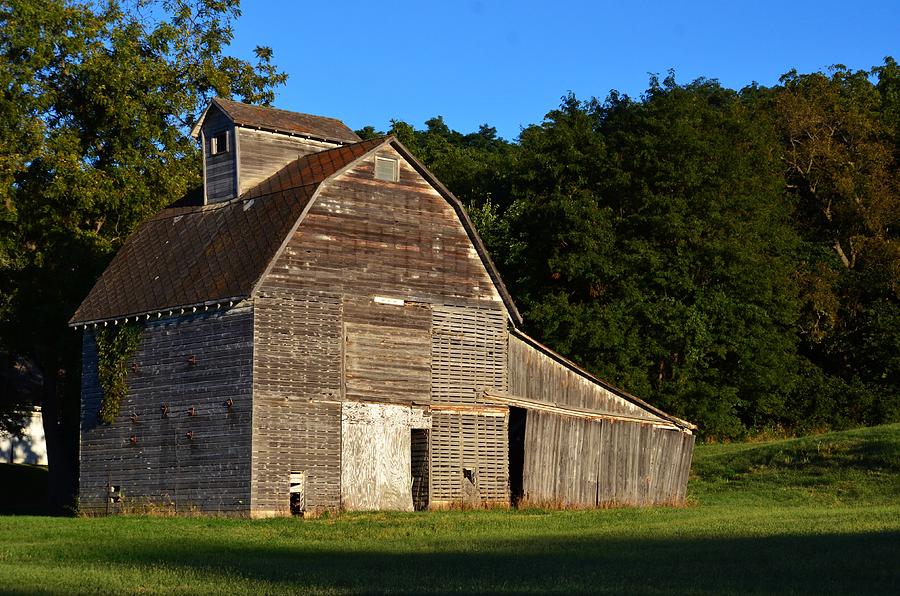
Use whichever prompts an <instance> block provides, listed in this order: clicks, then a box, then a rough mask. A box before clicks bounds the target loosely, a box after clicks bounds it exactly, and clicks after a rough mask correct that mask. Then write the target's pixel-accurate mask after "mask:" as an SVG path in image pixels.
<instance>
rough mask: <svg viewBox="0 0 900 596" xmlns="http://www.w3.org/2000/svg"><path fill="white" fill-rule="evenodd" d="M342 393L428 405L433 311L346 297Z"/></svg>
mask: <svg viewBox="0 0 900 596" xmlns="http://www.w3.org/2000/svg"><path fill="white" fill-rule="evenodd" d="M344 342H345V344H344V345H345V347H344V366H345V373H344V378H345V388H344V397H345V398H346V399H348V400H357V401H378V402H392V403H419V404H427V403H428V402H429V401H430V400H431V313H430V311H429V309H428V308H427V306H426V305H416V304H407V305H405V306H394V305H385V304H378V303H375V302H373V301H372V300H371V299H368V298H358V297H350V296H345V297H344Z"/></svg>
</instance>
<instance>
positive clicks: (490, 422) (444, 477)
mask: <svg viewBox="0 0 900 596" xmlns="http://www.w3.org/2000/svg"><path fill="white" fill-rule="evenodd" d="M508 424H509V416H508V415H505V414H479V413H475V412H444V411H434V412H432V427H431V429H432V430H431V489H430V494H431V503H432V504H433V505H437V506H441V505H450V504H454V503H467V504H470V505H479V504H484V503H508V502H509V447H508V438H507V427H508ZM466 469H468V470H471V471H472V472H473V473H474V475H475V483H474V485H475V486H474V490H472V487H471V484H470V483H469V481H468V480H467V479H466V478H465V475H464V470H466Z"/></svg>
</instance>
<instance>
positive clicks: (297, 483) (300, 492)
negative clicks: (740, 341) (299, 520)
mask: <svg viewBox="0 0 900 596" xmlns="http://www.w3.org/2000/svg"><path fill="white" fill-rule="evenodd" d="M290 495H291V515H303V512H304V511H306V472H305V471H304V472H291V480H290Z"/></svg>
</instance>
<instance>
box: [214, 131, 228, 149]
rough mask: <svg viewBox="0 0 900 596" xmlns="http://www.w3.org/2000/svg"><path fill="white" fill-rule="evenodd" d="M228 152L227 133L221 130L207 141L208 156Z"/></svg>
mask: <svg viewBox="0 0 900 596" xmlns="http://www.w3.org/2000/svg"><path fill="white" fill-rule="evenodd" d="M226 151H228V131H227V130H223V131H222V132H220V133H219V134H217V135H215V136H213V137H212V138H211V139H209V154H210V155H218V154H220V153H225V152H226Z"/></svg>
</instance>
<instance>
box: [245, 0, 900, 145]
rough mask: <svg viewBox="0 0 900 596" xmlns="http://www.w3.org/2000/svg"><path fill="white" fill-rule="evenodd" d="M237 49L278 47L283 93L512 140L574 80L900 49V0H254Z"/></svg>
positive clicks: (737, 71) (821, 63)
mask: <svg viewBox="0 0 900 596" xmlns="http://www.w3.org/2000/svg"><path fill="white" fill-rule="evenodd" d="M242 8H243V13H244V14H243V16H242V17H241V18H240V19H239V20H238V22H237V23H236V27H235V38H234V42H233V44H232V51H233V52H234V53H236V54H237V55H239V56H241V57H246V58H249V57H250V56H252V49H253V47H254V46H256V45H268V46H271V47H272V48H273V50H274V52H275V62H276V64H277V65H278V66H279V67H280V68H281V69H282V70H284V71H286V72H287V73H288V74H289V75H290V78H289V80H288V83H287V85H286V86H285V87H282V88H281V89H280V90H279V92H278V97H277V99H276V102H275V105H276V106H277V107H281V108H284V109H289V110H296V111H300V112H307V113H312V114H320V115H326V116H333V117H335V118H340V119H342V120H344V122H345V123H347V125H349V126H350V127H351V128H354V129H358V128H361V127H363V126H365V125H369V124H371V125H373V126H375V127H376V128H379V129H381V130H384V129H386V128H388V127H389V126H390V124H389V122H390V120H391V119H392V118H396V119H400V120H405V121H407V122H409V123H411V124H413V125H414V126H416V127H419V128H421V127H422V126H423V123H424V121H425V120H427V119H428V118H431V117H432V116H435V115H442V116H443V117H444V119H445V121H446V122H447V124H448V125H449V126H450V127H451V128H453V129H456V130H459V131H461V132H471V131H473V130H476V129H477V128H478V126H479V125H480V124H482V123H487V124H490V125H491V126H495V127H496V128H497V130H498V133H499V134H500V135H501V136H503V137H505V138H508V139H514V138H515V137H516V136H517V135H518V134H519V130H520V127H521V126H525V125H528V124H532V123H536V122H540V120H541V119H542V118H543V116H544V114H546V113H547V112H548V111H549V110H551V109H553V108H555V107H556V106H557V105H558V104H559V100H560V97H561V96H562V95H564V94H565V93H566V92H568V91H570V90H571V91H574V92H575V94H576V95H578V96H579V97H582V98H588V97H591V96H597V97H601V98H602V97H605V96H606V94H607V93H608V91H609V90H610V89H617V90H619V91H621V92H623V93H628V94H629V95H633V96H637V95H640V93H641V92H642V91H643V90H644V89H646V87H647V78H648V73H652V72H655V73H660V74H664V73H665V72H666V71H667V70H668V69H670V68H672V69H674V70H675V73H676V77H677V79H678V81H679V82H682V83H685V82H689V81H691V80H693V79H695V78H697V77H700V76H704V77H708V78H717V79H719V80H720V81H721V82H722V84H723V85H725V86H728V87H731V88H740V87H743V86H745V85H747V84H749V83H751V82H753V81H756V82H759V83H760V84H763V85H771V84H774V83H776V82H777V81H778V77H779V76H780V75H781V74H783V73H784V72H786V71H788V70H790V69H791V68H796V69H797V70H798V71H800V72H811V71H814V70H821V69H824V68H827V67H828V66H829V65H831V64H835V63H842V64H845V65H847V66H849V67H851V68H866V69H867V68H870V67H872V66H875V65H878V64H881V63H882V61H883V58H884V56H886V55H892V56H894V57H895V58H897V59H898V60H900V49H898V40H900V0H873V1H867V0H858V1H854V0H845V1H844V2H836V1H832V0H818V1H807V0H783V1H781V2H771V1H769V0H764V1H753V0H745V1H742V2H734V1H728V0H719V1H718V2H708V1H694V2H688V1H679V0H671V1H669V2H650V1H633V2H607V1H605V0H603V1H595V2H580V1H579V2H574V1H573V2H565V1H562V0H560V1H558V2H532V1H528V0H520V1H519V2H506V1H489V0H471V1H470V0H458V1H455V2H432V1H428V0H420V1H419V2H405V1H391V0H365V1H356V0H345V1H344V2H305V1H294V2H288V1H276V0H244V2H243V6H242Z"/></svg>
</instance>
